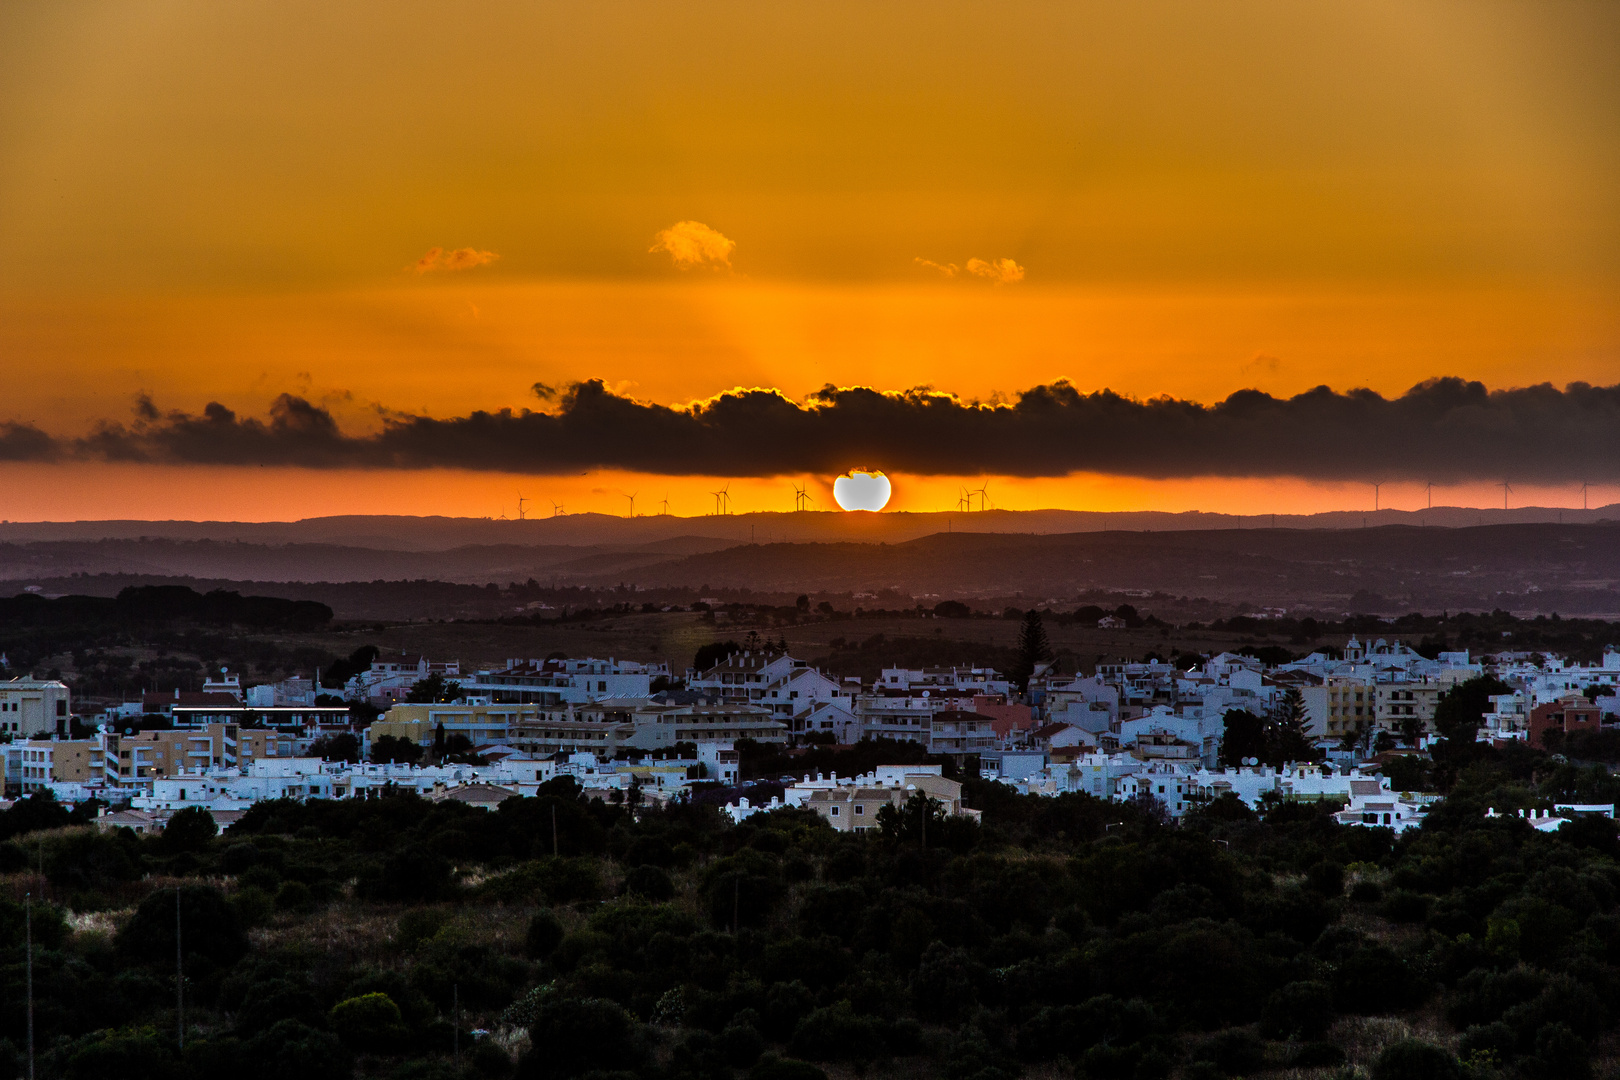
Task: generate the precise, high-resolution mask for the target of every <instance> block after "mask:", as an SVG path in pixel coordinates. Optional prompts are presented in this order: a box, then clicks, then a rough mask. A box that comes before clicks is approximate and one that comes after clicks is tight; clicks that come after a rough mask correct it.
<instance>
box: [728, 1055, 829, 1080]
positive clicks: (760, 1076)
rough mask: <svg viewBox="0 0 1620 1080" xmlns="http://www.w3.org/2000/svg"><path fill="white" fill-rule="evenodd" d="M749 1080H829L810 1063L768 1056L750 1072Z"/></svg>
mask: <svg viewBox="0 0 1620 1080" xmlns="http://www.w3.org/2000/svg"><path fill="white" fill-rule="evenodd" d="M748 1080H827V1074H826V1073H824V1072H822V1071H821V1070H820V1069H818V1068H816V1067H815V1066H814V1065H812V1064H810V1063H809V1062H808V1061H795V1060H794V1059H793V1058H779V1057H777V1056H775V1055H774V1054H767V1055H766V1056H765V1057H763V1058H761V1059H760V1062H759V1064H758V1065H755V1066H754V1067H753V1068H752V1069H750V1070H748Z"/></svg>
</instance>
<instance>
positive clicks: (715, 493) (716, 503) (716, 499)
mask: <svg viewBox="0 0 1620 1080" xmlns="http://www.w3.org/2000/svg"><path fill="white" fill-rule="evenodd" d="M709 494H710V495H713V496H714V516H715V517H719V516H720V494H721V493H720V492H718V491H711V492H709Z"/></svg>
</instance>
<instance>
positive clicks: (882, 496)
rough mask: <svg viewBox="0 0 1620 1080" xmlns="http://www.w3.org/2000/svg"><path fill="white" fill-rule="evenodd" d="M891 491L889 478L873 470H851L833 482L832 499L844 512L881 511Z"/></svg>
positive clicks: (886, 503)
mask: <svg viewBox="0 0 1620 1080" xmlns="http://www.w3.org/2000/svg"><path fill="white" fill-rule="evenodd" d="M892 491H893V488H891V487H890V485H889V478H888V477H887V476H884V475H883V474H882V473H881V472H878V471H876V470H875V469H874V470H872V471H871V472H868V471H867V470H865V469H851V470H850V471H849V472H847V473H845V474H844V475H843V476H840V477H839V478H838V479H836V480H834V481H833V498H835V499H837V500H838V505H839V506H841V507H842V508H844V509H845V510H881V509H883V508H884V507H885V506H886V505H888V502H889V495H890V494H891V493H892Z"/></svg>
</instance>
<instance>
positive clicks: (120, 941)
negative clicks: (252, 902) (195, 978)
mask: <svg viewBox="0 0 1620 1080" xmlns="http://www.w3.org/2000/svg"><path fill="white" fill-rule="evenodd" d="M177 895H178V897H179V901H178V902H179V905H180V941H181V945H182V947H183V948H184V950H185V954H186V957H187V958H188V959H190V958H193V957H197V958H204V959H207V960H209V961H212V962H213V963H215V964H219V965H222V966H223V965H227V964H231V963H234V962H235V961H236V959H237V958H238V957H240V956H241V955H242V954H243V953H245V952H246V951H247V944H248V943H247V935H246V934H244V933H243V932H242V925H241V923H240V922H239V921H238V920H237V917H236V909H235V908H234V907H232V906H231V905H230V903H229V902H228V901H226V899H225V894H224V893H222V892H220V891H219V890H218V889H212V888H209V887H207V886H204V885H187V886H185V887H184V888H182V889H180V890H179V892H178V894H177V893H176V892H174V891H172V890H169V889H164V890H163V891H161V892H155V893H152V894H151V895H150V896H148V897H147V898H146V899H145V900H142V901H141V903H140V906H139V907H137V908H136V909H135V914H134V916H132V917H131V918H130V920H129V922H127V923H125V924H124V927H123V929H121V930H119V931H118V937H117V947H118V951H119V952H120V953H121V954H123V955H124V956H125V957H127V958H129V959H131V960H135V961H138V962H148V963H161V964H165V965H173V963H174V927H175V917H174V912H175V903H176V896H177Z"/></svg>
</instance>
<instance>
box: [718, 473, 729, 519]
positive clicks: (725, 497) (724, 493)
mask: <svg viewBox="0 0 1620 1080" xmlns="http://www.w3.org/2000/svg"><path fill="white" fill-rule="evenodd" d="M718 494H719V496H720V505H721V506H722V507H724V509H723V510H721V513H723V514H729V513H731V481H729V480H727V481H726V486H725V487H723V488H721V489H720V490H719V492H718Z"/></svg>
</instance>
